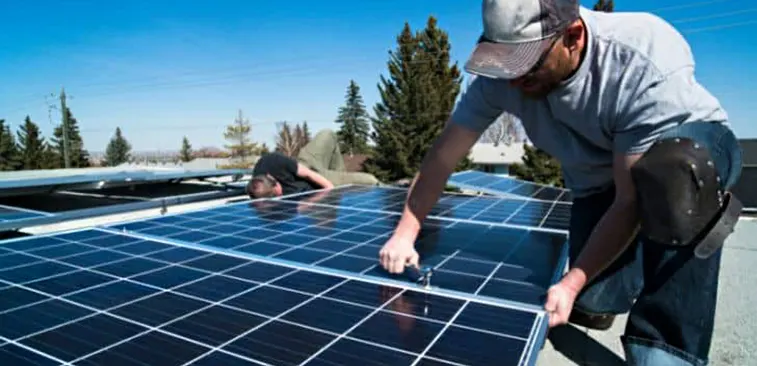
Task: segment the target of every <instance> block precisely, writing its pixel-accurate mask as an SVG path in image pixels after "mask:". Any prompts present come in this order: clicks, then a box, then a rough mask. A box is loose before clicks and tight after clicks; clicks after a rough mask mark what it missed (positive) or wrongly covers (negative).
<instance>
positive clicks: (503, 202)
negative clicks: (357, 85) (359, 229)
mask: <svg viewBox="0 0 757 366" xmlns="http://www.w3.org/2000/svg"><path fill="white" fill-rule="evenodd" d="M406 197H407V189H403V188H396V187H373V186H359V185H354V186H344V187H338V188H336V189H332V190H329V191H327V192H310V193H307V194H302V195H297V196H294V197H284V198H282V199H283V200H286V201H291V202H311V203H312V204H318V205H329V206H333V207H350V208H355V209H361V210H367V211H380V212H395V213H401V212H402V211H403V209H404V206H405V199H406ZM570 207H571V204H570V203H566V202H559V201H552V202H547V201H541V200H532V199H524V198H519V197H492V196H472V195H463V194H453V193H444V194H442V196H441V198H440V199H439V201H438V203H437V204H436V205H435V206H434V208H433V209H432V211H431V215H433V216H434V217H436V218H440V219H450V220H454V221H460V220H464V221H473V222H482V223H488V224H506V225H510V226H513V227H521V228H526V229H534V228H536V229H540V230H546V231H553V232H560V233H566V232H567V230H568V226H569V223H570Z"/></svg>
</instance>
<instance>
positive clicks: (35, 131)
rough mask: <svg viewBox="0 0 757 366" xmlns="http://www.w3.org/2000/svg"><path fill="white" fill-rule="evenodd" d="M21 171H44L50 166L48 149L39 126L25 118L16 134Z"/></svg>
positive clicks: (27, 117)
mask: <svg viewBox="0 0 757 366" xmlns="http://www.w3.org/2000/svg"><path fill="white" fill-rule="evenodd" d="M17 138H18V146H19V156H20V161H21V169H23V170H33V169H45V168H48V167H50V166H51V162H50V160H49V159H50V158H51V156H50V154H49V153H48V152H47V151H48V149H49V147H48V145H47V143H46V142H45V139H44V137H42V133H41V132H40V130H39V126H37V124H36V123H34V122H32V120H31V118H30V117H29V116H26V119H25V120H24V124H23V125H21V126H19V130H18V132H17Z"/></svg>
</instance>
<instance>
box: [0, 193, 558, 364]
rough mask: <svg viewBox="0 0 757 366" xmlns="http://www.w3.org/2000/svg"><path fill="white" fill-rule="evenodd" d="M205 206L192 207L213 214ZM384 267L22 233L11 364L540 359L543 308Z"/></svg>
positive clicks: (8, 345)
mask: <svg viewBox="0 0 757 366" xmlns="http://www.w3.org/2000/svg"><path fill="white" fill-rule="evenodd" d="M240 209H241V207H239V206H237V207H235V211H238V210H240ZM204 214H205V213H204V212H196V213H195V214H194V215H193V216H188V217H190V218H191V217H194V219H195V220H207V219H208V217H203V215H204ZM215 214H217V215H223V214H221V213H217V212H216V213H215ZM358 215H359V213H358ZM229 216H234V215H229ZM217 219H222V217H218V218H217ZM208 221H212V220H208ZM200 223H201V222H198V224H200ZM237 224H238V223H237ZM324 260H326V258H324ZM374 267H375V264H373V265H372V266H369V265H366V266H365V268H364V269H361V270H356V271H355V272H340V271H329V270H325V269H323V268H320V267H314V266H306V265H300V264H292V263H291V262H287V261H283V260H271V259H267V258H260V257H250V256H246V255H243V254H240V252H238V251H236V252H230V251H218V250H213V249H209V248H207V247H201V246H197V245H187V244H181V243H178V242H173V241H172V240H162V239H160V240H159V239H155V240H153V239H149V238H145V237H143V236H140V235H136V234H124V233H119V232H116V231H108V230H106V229H86V230H81V231H74V232H69V233H61V234H56V235H50V236H38V237H29V238H23V239H13V240H10V241H7V242H4V243H2V244H0V323H1V324H3V326H2V327H0V360H3V361H6V362H3V364H14V365H15V364H18V363H14V362H16V361H18V362H19V363H33V364H38V365H45V364H71V365H103V364H114V365H115V364H119V365H121V364H140V365H144V364H152V365H190V364H191V365H242V364H245V365H247V364H250V365H253V364H258V365H266V364H276V365H281V364H288V365H295V364H315V365H320V364H348V365H349V364H357V363H360V362H365V361H366V360H371V361H374V362H377V363H383V364H408V365H409V364H442V365H444V364H451V365H455V364H471V365H475V364H500V365H532V364H533V363H534V362H535V359H536V354H537V351H538V347H539V345H540V344H541V343H542V342H543V341H544V334H545V331H546V324H547V322H546V317H545V314H544V313H543V312H542V311H537V310H534V309H531V308H529V307H514V306H509V305H508V304H506V303H504V302H498V301H490V300H487V299H486V298H484V297H480V296H461V295H460V294H458V293H454V292H451V291H445V290H442V289H437V288H432V289H430V290H429V289H424V288H422V287H417V286H412V285H408V284H406V283H403V282H399V281H390V280H386V281H376V280H375V279H374V277H371V276H365V275H364V274H365V273H368V272H369V271H370V270H371V269H372V268H374ZM493 277H494V272H492V274H491V275H490V276H489V277H487V279H486V280H485V281H484V282H482V283H481V285H480V286H479V289H476V291H474V294H477V293H478V292H479V290H480V289H482V288H485V287H486V284H487V283H488V282H489V281H492V280H493Z"/></svg>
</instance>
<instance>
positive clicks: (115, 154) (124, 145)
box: [103, 127, 131, 166]
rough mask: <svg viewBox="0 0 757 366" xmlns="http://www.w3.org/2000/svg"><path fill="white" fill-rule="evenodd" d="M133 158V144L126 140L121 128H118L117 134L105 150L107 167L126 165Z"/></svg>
mask: <svg viewBox="0 0 757 366" xmlns="http://www.w3.org/2000/svg"><path fill="white" fill-rule="evenodd" d="M130 158H131V144H129V141H127V140H126V138H124V136H123V134H122V133H121V128H120V127H116V133H115V135H114V136H113V138H111V139H110V142H109V143H108V147H107V148H106V149H105V161H104V162H103V164H104V165H105V166H117V165H120V164H123V163H126V162H128V161H129V159H130Z"/></svg>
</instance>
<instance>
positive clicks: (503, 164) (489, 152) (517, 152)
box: [469, 142, 524, 174]
mask: <svg viewBox="0 0 757 366" xmlns="http://www.w3.org/2000/svg"><path fill="white" fill-rule="evenodd" d="M523 155H524V149H523V142H516V143H513V144H509V145H508V144H502V143H500V144H497V145H496V146H495V145H494V144H492V143H482V142H479V143H476V144H475V145H473V148H471V152H470V155H469V158H470V159H471V161H472V162H473V164H474V169H476V170H480V171H482V172H487V173H494V174H508V173H509V171H510V165H512V164H513V163H521V162H523Z"/></svg>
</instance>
